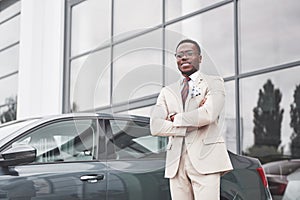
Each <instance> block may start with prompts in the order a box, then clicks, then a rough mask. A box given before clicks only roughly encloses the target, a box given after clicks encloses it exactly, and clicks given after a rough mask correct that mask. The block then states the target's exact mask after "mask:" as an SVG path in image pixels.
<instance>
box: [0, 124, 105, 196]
mask: <svg viewBox="0 0 300 200" xmlns="http://www.w3.org/2000/svg"><path fill="white" fill-rule="evenodd" d="M22 144H26V145H30V146H33V147H35V148H36V149H37V157H36V160H35V161H34V162H33V163H30V164H24V165H18V166H10V167H9V168H7V169H6V170H2V175H1V176H0V197H3V198H5V199H36V200H38V199H43V200H45V199H56V200H57V199H64V200H65V199H68V200H72V199H74V200H75V199H76V200H77V199H78V200H79V199H80V200H81V199H82V200H83V199H84V200H94V199H98V200H99V199H100V200H105V199H106V165H105V163H102V162H99V161H98V160H97V159H98V148H99V125H98V120H97V119H96V118H95V119H86V118H78V119H73V118H69V119H60V120H56V121H51V122H48V123H46V124H43V125H40V126H38V127H37V128H35V129H34V130H31V131H29V132H26V133H25V134H24V135H22V136H21V137H19V138H17V139H16V140H14V141H13V142H12V143H11V145H10V146H17V145H22Z"/></svg>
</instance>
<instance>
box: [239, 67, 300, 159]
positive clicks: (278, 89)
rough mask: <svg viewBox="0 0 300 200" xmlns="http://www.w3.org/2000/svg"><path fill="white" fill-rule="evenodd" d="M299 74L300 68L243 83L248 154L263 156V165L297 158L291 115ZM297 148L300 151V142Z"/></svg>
mask: <svg viewBox="0 0 300 200" xmlns="http://www.w3.org/2000/svg"><path fill="white" fill-rule="evenodd" d="M299 74H300V66H298V67H294V68H291V69H286V70H281V71H277V72H272V73H268V74H262V75H259V76H255V77H250V78H244V79H242V80H241V90H240V92H241V97H240V99H241V118H242V119H241V120H242V124H241V127H242V129H241V131H242V141H243V143H242V145H243V147H242V150H243V153H244V154H247V155H250V156H254V157H259V158H260V160H261V162H262V163H265V162H268V161H271V160H276V159H283V158H285V157H290V156H292V157H293V156H294V155H293V154H291V148H290V147H291V146H290V144H291V142H292V140H291V136H292V133H293V131H294V130H293V129H292V128H291V126H290V123H291V120H292V119H291V114H290V112H291V104H292V103H293V102H294V101H295V99H294V93H295V89H296V86H297V85H298V86H299V85H300V80H299ZM279 93H280V94H281V95H279ZM298 97H299V93H298ZM298 97H297V98H298ZM297 101H298V102H299V98H298V99H297ZM282 111H283V114H282V116H281V114H280V113H281V112H282ZM281 117H282V120H281ZM298 122H299V118H298ZM298 125H299V124H298ZM298 138H299V136H298ZM295 141H296V140H295ZM298 141H299V140H298ZM297 145H298V152H299V151H300V143H299V142H298V144H297ZM298 156H299V155H298Z"/></svg>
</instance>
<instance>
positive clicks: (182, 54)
mask: <svg viewBox="0 0 300 200" xmlns="http://www.w3.org/2000/svg"><path fill="white" fill-rule="evenodd" d="M178 54H180V55H181V56H178ZM193 55H201V54H200V53H195V51H194V50H187V51H181V52H178V53H175V54H174V56H175V58H176V59H178V60H179V59H182V58H183V56H186V57H189V58H190V57H192V56H193Z"/></svg>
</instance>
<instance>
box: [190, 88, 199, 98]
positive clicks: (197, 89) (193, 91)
mask: <svg viewBox="0 0 300 200" xmlns="http://www.w3.org/2000/svg"><path fill="white" fill-rule="evenodd" d="M199 95H201V90H200V88H197V87H195V86H193V88H192V92H191V96H192V98H193V97H196V96H199Z"/></svg>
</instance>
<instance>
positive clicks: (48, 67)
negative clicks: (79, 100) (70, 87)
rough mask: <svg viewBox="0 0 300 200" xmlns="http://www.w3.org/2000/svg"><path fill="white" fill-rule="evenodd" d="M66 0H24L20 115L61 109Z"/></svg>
mask: <svg viewBox="0 0 300 200" xmlns="http://www.w3.org/2000/svg"><path fill="white" fill-rule="evenodd" d="M63 45H64V0H42V1H41V0H22V1H21V33H20V59H19V60H20V63H19V66H20V67H19V78H18V80H19V83H18V107H17V119H21V118H27V117H35V116H42V115H50V114H60V113H62V84H63V81H62V76H63Z"/></svg>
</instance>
